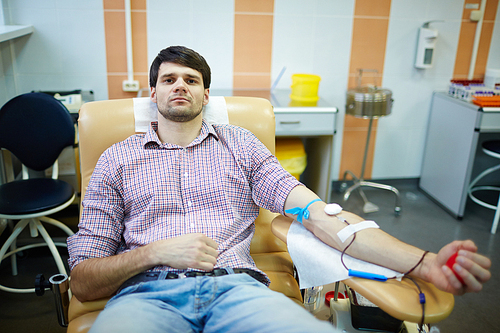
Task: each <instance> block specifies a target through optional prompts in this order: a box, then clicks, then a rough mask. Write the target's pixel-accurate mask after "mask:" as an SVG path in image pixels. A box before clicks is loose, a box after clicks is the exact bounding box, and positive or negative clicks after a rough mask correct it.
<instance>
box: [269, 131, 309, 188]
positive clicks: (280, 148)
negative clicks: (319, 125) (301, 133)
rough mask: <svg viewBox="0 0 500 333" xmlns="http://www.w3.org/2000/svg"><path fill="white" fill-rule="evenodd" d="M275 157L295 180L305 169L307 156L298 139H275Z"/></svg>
mask: <svg viewBox="0 0 500 333" xmlns="http://www.w3.org/2000/svg"><path fill="white" fill-rule="evenodd" d="M276 157H277V158H278V161H279V162H280V164H281V166H282V167H283V168H284V169H285V170H286V171H288V172H290V173H291V174H292V176H294V177H295V178H297V179H299V178H300V175H301V174H302V173H303V172H304V170H305V169H306V166H307V155H306V152H305V150H304V144H303V143H302V140H300V139H299V138H286V139H285V138H277V139H276Z"/></svg>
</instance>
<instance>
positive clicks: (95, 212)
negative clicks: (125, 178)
mask: <svg viewBox="0 0 500 333" xmlns="http://www.w3.org/2000/svg"><path fill="white" fill-rule="evenodd" d="M110 161H112V159H111V158H109V155H108V154H107V152H105V153H104V154H103V155H102V156H101V158H100V159H99V161H98V162H97V165H96V167H95V169H94V172H93V174H92V177H91V179H90V182H89V186H88V188H87V191H86V193H85V197H84V199H83V202H82V214H81V218H80V223H79V224H78V227H79V231H78V232H77V233H76V234H74V235H73V236H71V237H69V238H68V252H69V260H68V263H69V267H70V269H71V270H72V269H73V268H74V267H75V266H76V265H78V264H79V263H80V262H82V261H84V260H86V259H90V258H103V257H108V256H112V255H115V254H116V253H117V250H118V248H119V246H120V242H121V239H122V233H123V215H124V209H123V207H124V205H123V199H122V196H121V194H120V188H119V186H118V185H117V184H119V183H120V182H119V181H118V180H119V177H120V172H119V169H118V168H117V167H116V166H113V165H112V163H110Z"/></svg>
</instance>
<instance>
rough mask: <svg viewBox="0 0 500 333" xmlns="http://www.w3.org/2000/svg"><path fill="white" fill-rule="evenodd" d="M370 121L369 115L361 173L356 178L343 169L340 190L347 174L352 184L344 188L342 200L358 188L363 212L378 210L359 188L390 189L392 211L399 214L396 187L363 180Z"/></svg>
mask: <svg viewBox="0 0 500 333" xmlns="http://www.w3.org/2000/svg"><path fill="white" fill-rule="evenodd" d="M372 123H373V117H370V123H369V124H368V135H367V136H366V146H365V152H364V155H363V164H362V166H361V175H360V176H359V178H358V177H356V175H355V174H354V173H353V172H352V171H350V170H347V171H345V172H344V178H343V180H342V184H341V187H340V188H341V190H344V189H345V188H347V183H346V178H347V175H348V174H349V175H351V177H352V178H353V180H354V184H353V185H352V186H351V187H349V188H348V189H347V190H345V193H344V201H347V199H349V197H350V196H351V193H352V192H353V191H354V190H356V189H358V190H359V194H360V195H361V198H362V199H363V201H364V202H365V204H364V205H363V213H374V212H377V211H378V210H379V207H378V206H377V205H375V204H374V203H372V202H370V201H368V199H367V198H366V195H365V193H364V192H363V189H362V188H361V187H362V186H368V187H375V188H379V189H382V190H388V191H392V192H394V194H395V195H396V207H395V208H394V212H395V214H396V215H400V214H401V199H400V196H399V191H398V189H397V188H395V187H393V186H390V185H384V184H379V183H374V182H367V181H365V180H364V175H365V167H366V157H367V155H368V148H369V145H370V135H371V132H372Z"/></svg>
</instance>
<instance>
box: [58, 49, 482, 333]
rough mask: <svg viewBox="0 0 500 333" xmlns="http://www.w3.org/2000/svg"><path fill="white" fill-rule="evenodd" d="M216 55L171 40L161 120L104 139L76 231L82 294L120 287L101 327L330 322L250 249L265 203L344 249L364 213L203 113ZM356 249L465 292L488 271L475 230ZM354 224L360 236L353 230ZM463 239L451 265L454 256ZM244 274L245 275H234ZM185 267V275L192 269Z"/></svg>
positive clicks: (292, 327)
mask: <svg viewBox="0 0 500 333" xmlns="http://www.w3.org/2000/svg"><path fill="white" fill-rule="evenodd" d="M209 87H210V68H209V66H208V64H207V63H206V62H205V60H204V59H203V57H201V56H200V55H199V54H198V53H196V52H194V51H192V50H190V49H187V48H184V47H170V48H167V49H164V50H162V51H161V52H160V53H159V54H158V56H157V57H156V59H155V60H154V61H153V63H152V65H151V69H150V88H151V100H152V101H153V102H155V103H156V104H157V106H158V122H157V123H152V124H151V126H150V129H149V131H148V132H147V133H146V134H143V135H134V136H132V137H130V138H128V139H127V140H125V141H123V142H121V143H118V144H116V145H114V146H112V147H111V148H109V149H108V150H106V151H105V152H104V153H103V155H102V156H101V158H100V159H99V162H98V163H97V166H96V168H95V170H94V173H93V175H92V178H91V180H90V183H89V187H88V189H87V192H86V195H85V198H84V201H83V204H82V206H83V211H82V218H81V221H80V224H79V228H80V230H79V231H78V233H77V234H75V235H74V236H72V237H70V238H69V239H68V249H69V253H70V260H69V263H70V268H71V269H72V272H71V286H72V291H73V293H74V295H75V296H76V297H77V298H78V299H79V300H81V301H86V300H93V299H98V298H102V297H107V296H111V295H114V294H115V293H116V295H115V296H114V297H113V298H112V299H111V300H110V301H109V302H108V304H107V306H106V309H105V310H104V311H102V312H101V314H100V315H99V317H98V319H97V320H96V322H95V324H94V326H93V327H92V330H93V331H96V332H109V331H120V332H137V331H145V332H157V331H158V332H177V331H179V332H180V331H182V332H185V331H188V332H191V331H200V332H201V331H203V332H224V331H234V332H306V331H310V332H323V331H332V330H333V328H332V327H331V326H330V325H329V324H328V323H326V322H320V321H317V320H314V319H313V317H312V316H310V315H309V314H308V313H307V311H305V310H304V309H303V308H301V307H299V306H297V305H296V304H294V302H292V301H290V300H288V299H287V298H286V297H285V296H283V295H281V294H278V293H275V292H272V291H271V290H269V289H268V288H267V287H266V284H268V282H269V281H268V279H267V277H266V276H265V274H263V273H262V272H261V271H260V270H259V269H257V267H256V266H255V264H254V262H253V260H252V258H251V257H250V254H249V248H250V240H251V238H252V236H253V230H254V229H253V221H254V219H255V218H256V216H257V215H258V206H260V207H263V208H266V209H269V210H271V211H274V212H279V213H282V214H287V215H288V216H292V217H297V215H296V214H292V213H285V211H287V210H289V209H293V208H296V207H299V208H306V207H307V211H308V212H309V216H308V218H303V219H302V216H301V218H300V219H301V220H302V221H303V224H304V226H305V227H306V228H308V229H309V230H311V231H312V232H313V233H314V234H315V235H316V236H318V237H319V238H320V239H321V240H323V241H324V242H325V243H327V244H329V245H330V246H333V247H335V248H337V249H340V250H343V249H344V248H345V246H346V244H348V243H349V241H346V242H345V243H343V242H341V241H340V240H339V237H338V235H337V233H338V232H339V231H340V230H343V229H344V228H345V227H346V223H345V221H344V220H343V218H346V219H347V220H348V222H349V223H350V224H354V223H358V222H360V221H362V219H361V218H359V217H358V216H355V215H354V214H350V213H347V212H342V213H340V214H337V215H328V214H326V213H325V210H324V208H325V205H326V204H325V203H324V202H322V201H321V200H319V199H318V197H317V196H316V195H315V194H314V193H313V192H311V191H310V190H309V189H307V188H306V187H305V186H303V185H301V184H300V183H299V182H298V181H297V180H296V179H295V178H294V177H292V176H291V175H290V174H289V173H287V172H286V171H285V170H283V169H282V168H281V166H280V165H279V162H278V161H277V159H276V158H275V157H274V156H272V155H271V153H270V152H269V151H268V150H267V149H266V148H265V146H264V145H263V144H262V143H261V142H260V141H258V140H257V139H256V138H255V136H254V135H253V134H251V133H250V132H249V131H246V130H244V129H241V128H239V127H235V126H231V125H210V124H208V123H207V122H205V121H204V120H203V119H202V114H201V112H202V109H203V106H204V105H206V104H207V103H208V100H209ZM355 236H356V239H355V241H354V242H353V244H352V245H351V246H350V247H349V249H348V251H347V253H349V254H351V255H353V256H356V257H358V258H361V259H364V260H366V261H370V262H373V263H376V264H379V265H383V266H386V267H389V268H392V269H394V270H397V271H400V272H407V271H409V270H410V269H411V268H413V267H414V270H413V272H412V275H413V276H417V277H420V278H422V279H424V280H426V281H429V282H431V283H433V284H435V285H436V286H437V287H438V288H440V289H442V290H445V291H449V292H452V293H454V294H462V293H464V292H471V291H479V290H480V289H481V288H482V283H484V282H486V281H487V280H488V279H489V278H490V272H489V270H488V268H489V266H490V261H489V259H487V258H485V257H484V256H481V255H479V254H477V253H476V247H475V245H474V243H473V242H471V241H456V242H453V243H451V244H448V245H447V246H445V247H444V248H443V249H442V250H441V251H440V252H439V253H438V254H433V253H429V254H427V255H423V251H422V250H420V249H417V248H415V247H412V246H410V245H408V244H405V243H402V242H400V241H398V240H396V239H394V238H393V237H391V236H389V235H388V234H386V233H384V232H382V231H381V230H379V229H365V230H362V231H359V232H357V233H356V235H355ZM353 237H354V236H353V235H351V236H350V237H349V239H351V240H352V238H353ZM457 251H458V252H459V256H458V257H457V264H456V265H455V266H454V267H453V268H454V270H455V271H456V272H457V274H459V276H460V277H461V278H462V279H463V281H464V283H463V284H462V283H461V282H460V281H459V280H458V279H457V277H456V276H455V275H454V273H453V272H452V271H451V270H450V269H449V268H448V267H447V266H445V263H446V261H447V259H448V258H449V257H450V256H451V255H453V254H454V253H456V252H457ZM233 273H234V274H233ZM184 276H188V277H187V278H182V277H184Z"/></svg>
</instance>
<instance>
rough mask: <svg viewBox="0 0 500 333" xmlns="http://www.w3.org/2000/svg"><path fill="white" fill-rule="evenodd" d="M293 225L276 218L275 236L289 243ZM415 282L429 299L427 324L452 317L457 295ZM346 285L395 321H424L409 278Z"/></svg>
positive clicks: (357, 280)
mask: <svg viewBox="0 0 500 333" xmlns="http://www.w3.org/2000/svg"><path fill="white" fill-rule="evenodd" d="M292 222H293V220H292V219H290V218H288V217H285V216H282V215H280V216H278V217H276V218H275V219H274V220H273V222H272V224H271V228H272V231H273V234H274V235H275V236H276V237H278V238H279V239H281V240H282V241H284V242H286V240H287V234H288V229H289V228H290V225H291V224H292ZM415 280H416V281H417V283H418V284H419V286H420V288H421V289H422V292H423V293H424V294H425V298H426V304H425V320H424V321H425V322H426V323H436V322H438V321H441V320H443V319H445V318H446V317H448V316H449V315H450V313H451V311H452V310H453V306H454V302H455V299H454V297H453V295H452V294H450V293H447V292H444V291H441V290H439V289H437V288H436V287H435V286H434V285H433V284H431V283H428V282H425V281H423V280H420V279H415ZM342 282H343V283H345V284H346V285H347V286H349V287H350V288H352V289H353V290H355V291H356V292H358V293H360V294H361V295H363V296H364V297H366V299H368V300H369V301H370V302H372V303H373V304H375V305H376V306H378V307H379V308H381V309H382V310H384V311H385V312H387V313H388V314H390V315H391V316H393V317H394V318H397V319H400V320H406V321H409V322H414V323H416V322H420V320H421V318H422V306H421V304H420V302H419V298H418V290H417V288H416V287H415V285H414V284H413V283H412V282H411V281H409V280H408V279H403V280H402V281H401V282H399V281H397V280H388V281H386V282H380V281H373V280H366V279H361V278H350V279H346V280H344V281H342Z"/></svg>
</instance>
